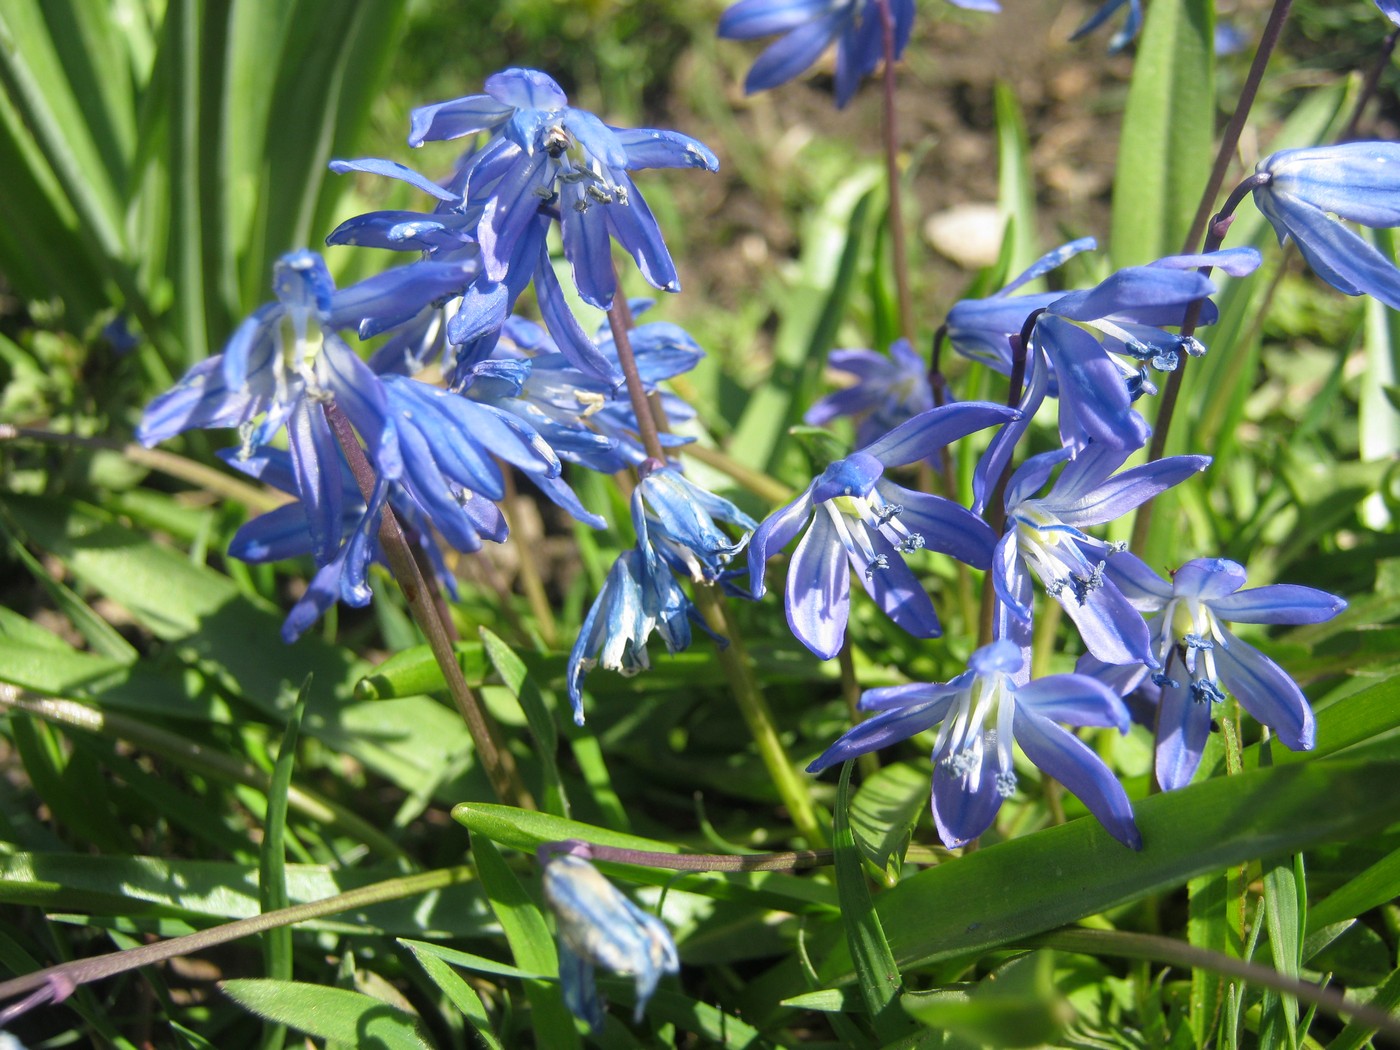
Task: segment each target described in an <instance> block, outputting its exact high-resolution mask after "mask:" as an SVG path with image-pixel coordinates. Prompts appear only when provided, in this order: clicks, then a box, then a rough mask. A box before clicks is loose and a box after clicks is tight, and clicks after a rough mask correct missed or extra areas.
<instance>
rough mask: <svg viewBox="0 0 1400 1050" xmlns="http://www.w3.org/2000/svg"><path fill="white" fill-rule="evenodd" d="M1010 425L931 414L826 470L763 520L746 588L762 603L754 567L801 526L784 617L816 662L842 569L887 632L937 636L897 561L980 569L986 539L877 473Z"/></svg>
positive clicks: (834, 621) (971, 405)
mask: <svg viewBox="0 0 1400 1050" xmlns="http://www.w3.org/2000/svg"><path fill="white" fill-rule="evenodd" d="M1014 418H1016V412H1015V410H1013V409H1008V408H1005V407H1003V406H1001V405H989V404H984V403H982V402H975V401H972V402H965V403H962V404H956V405H944V406H942V407H940V408H935V409H931V410H929V411H928V412H924V413H921V414H920V415H917V416H915V417H914V418H913V419H911V420H909V421H908V422H907V423H904V424H902V425H901V426H899V427H896V428H895V429H894V430H892V431H890V432H889V433H888V434H886V435H885V436H884V437H882V438H880V439H879V440H877V441H875V442H873V443H871V444H869V445H866V446H865V447H864V448H862V449H860V450H859V451H857V452H853V453H852V454H851V455H849V456H847V457H846V458H845V459H842V460H838V461H837V462H835V463H833V464H831V466H829V467H827V468H826V470H825V471H824V472H823V473H822V474H821V476H820V477H818V478H816V479H814V480H813V481H812V483H811V484H810V485H808V486H807V489H806V491H804V492H803V493H802V495H801V496H799V497H798V498H797V499H796V500H794V501H793V502H792V503H789V504H788V505H787V506H786V507H783V508H782V509H781V510H778V511H775V512H774V513H773V514H771V515H769V516H768V517H767V518H766V519H764V521H763V523H762V524H761V525H759V527H758V529H757V530H756V531H755V532H754V534H753V539H752V540H751V541H750V546H749V588H750V591H751V593H752V595H753V597H754V598H762V597H763V594H764V589H765V588H764V581H763V574H764V564H765V562H767V560H768V558H769V557H770V556H771V555H773V554H776V553H777V552H778V551H780V550H782V548H783V547H785V546H787V544H788V543H789V542H790V541H791V540H792V539H793V537H794V536H796V535H797V534H798V532H800V531H802V529H803V527H804V526H807V525H808V523H809V522H810V523H811V527H810V528H808V529H807V532H806V535H805V536H803V537H802V542H801V543H799V544H798V545H797V551H796V553H795V554H794V555H793V557H792V564H791V565H789V566H788V574H787V591H786V598H785V601H784V608H785V609H786V612H787V619H788V624H789V626H791V628H792V633H793V634H794V635H796V636H797V638H798V640H799V641H801V642H802V644H803V645H805V646H807V648H808V649H810V650H812V652H813V653H815V654H816V655H817V656H819V657H821V658H822V659H823V660H829V659H831V657H833V656H835V655H836V653H837V651H838V650H839V649H840V648H841V642H842V640H843V639H844V638H845V635H846V621H847V619H848V618H849V616H850V602H851V599H850V591H851V579H850V568H848V565H849V566H850V567H851V568H854V569H855V570H856V572H857V574H858V575H859V577H860V580H861V582H862V583H863V584H864V586H865V589H866V591H867V593H869V595H870V596H871V597H872V598H873V599H875V601H876V602H878V603H879V605H880V607H881V608H882V609H884V611H885V614H886V615H888V616H889V617H890V618H891V619H892V620H894V622H895V623H897V624H899V625H900V626H901V627H902V628H904V629H905V630H906V631H908V632H909V633H910V634H913V635H914V636H915V637H918V638H934V637H937V635H938V634H939V633H940V631H941V628H940V627H939V624H938V617H937V615H936V614H935V613H934V611H933V603H932V602H931V601H930V600H929V596H928V594H927V593H926V592H925V591H924V588H923V585H922V584H920V583H919V581H918V579H917V578H916V577H915V576H914V573H913V572H912V571H911V570H910V569H909V567H908V566H907V565H906V564H905V563H904V558H903V557H902V555H904V554H907V553H911V552H913V551H916V550H921V549H923V548H924V547H928V548H929V549H931V550H936V551H941V552H943V553H944V554H949V555H952V556H953V557H954V558H957V559H958V560H959V561H964V562H966V563H967V564H969V565H972V566H975V567H978V568H985V567H986V566H987V564H988V560H989V559H990V557H991V551H992V545H993V544H994V542H995V539H996V537H995V536H994V535H993V534H992V531H991V529H990V528H988V526H987V525H986V523H985V522H983V521H982V519H981V518H979V517H977V515H975V514H973V513H972V512H971V511H969V510H967V509H966V508H964V507H960V506H958V505H957V504H956V503H953V502H952V501H950V500H946V499H943V498H942V497H940V496H931V495H927V494H925V493H922V492H913V491H910V490H909V489H905V488H901V487H900V486H899V485H896V484H894V483H893V482H892V481H889V480H888V479H887V478H885V477H884V476H883V475H884V472H885V468H886V467H894V466H901V465H903V464H906V463H912V462H914V461H915V460H919V459H923V458H925V457H927V456H930V455H932V454H933V453H935V452H936V451H937V450H938V449H939V448H940V447H942V446H943V445H945V444H947V443H948V442H950V441H955V440H957V439H958V438H961V437H966V436H967V435H968V434H971V433H973V432H975V431H978V430H982V429H984V428H986V427H989V426H992V425H994V424H996V423H1003V422H1006V421H1007V420H1009V419H1014Z"/></svg>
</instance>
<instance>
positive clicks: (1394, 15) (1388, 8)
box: [1376, 0, 1400, 26]
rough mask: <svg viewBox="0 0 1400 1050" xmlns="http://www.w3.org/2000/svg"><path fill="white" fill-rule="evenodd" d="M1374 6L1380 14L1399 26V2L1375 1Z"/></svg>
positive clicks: (1394, 0) (1389, 0)
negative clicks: (1378, 9)
mask: <svg viewBox="0 0 1400 1050" xmlns="http://www.w3.org/2000/svg"><path fill="white" fill-rule="evenodd" d="M1376 6H1377V7H1378V8H1380V11H1381V14H1383V15H1385V17H1386V18H1388V19H1390V20H1391V21H1392V22H1394V23H1395V24H1396V25H1397V26H1400V0H1376Z"/></svg>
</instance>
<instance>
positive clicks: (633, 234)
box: [603, 175, 681, 292]
mask: <svg viewBox="0 0 1400 1050" xmlns="http://www.w3.org/2000/svg"><path fill="white" fill-rule="evenodd" d="M618 182H619V184H620V185H622V186H624V187H625V188H626V189H627V193H628V197H627V204H626V205H623V204H620V203H616V204H608V205H605V206H604V208H603V216H604V218H605V219H606V220H607V223H608V229H609V230H611V231H612V235H613V238H614V239H615V240H616V241H617V243H618V244H620V245H622V247H623V248H625V249H626V250H627V253H628V254H629V255H631V256H632V259H633V260H634V261H635V262H636V264H637V269H639V270H640V271H641V274H642V276H643V277H644V278H646V281H647V283H648V284H650V285H651V286H652V287H653V288H659V289H660V290H661V291H663V292H679V291H680V290H681V283H680V278H679V277H678V276H677V274H676V264H675V262H674V261H673V260H672V259H671V251H670V249H669V248H667V247H666V242H665V241H664V240H663V239H662V237H661V227H659V226H658V225H657V224H656V217H655V216H654V215H652V213H651V209H650V208H649V207H647V202H646V200H645V199H643V197H642V195H641V192H640V191H639V190H638V189H637V187H636V185H635V184H634V183H633V182H632V180H631V179H629V178H627V176H625V175H623V176H622V177H621V178H620V179H618Z"/></svg>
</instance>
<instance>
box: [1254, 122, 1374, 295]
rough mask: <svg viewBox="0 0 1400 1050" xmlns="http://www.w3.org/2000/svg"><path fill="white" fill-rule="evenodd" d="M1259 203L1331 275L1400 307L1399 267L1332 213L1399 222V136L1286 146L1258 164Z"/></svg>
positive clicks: (1284, 235) (1283, 235)
mask: <svg viewBox="0 0 1400 1050" xmlns="http://www.w3.org/2000/svg"><path fill="white" fill-rule="evenodd" d="M1254 171H1255V174H1254V176H1253V183H1254V185H1253V189H1254V203H1255V204H1256V205H1258V207H1259V210H1260V211H1261V212H1263V213H1264V217H1265V218H1266V219H1268V220H1269V222H1270V223H1271V224H1272V225H1273V227H1274V232H1275V233H1277V234H1278V239H1279V243H1280V244H1283V243H1284V242H1285V241H1287V240H1288V239H1289V238H1292V240H1293V242H1294V243H1295V244H1296V245H1298V250H1299V251H1300V252H1302V253H1303V258H1305V259H1307V260H1308V265H1309V266H1311V267H1312V268H1313V271H1314V272H1315V273H1316V274H1317V275H1318V276H1319V277H1321V278H1322V279H1323V280H1324V281H1326V282H1327V283H1328V284H1330V285H1331V286H1332V287H1333V288H1336V289H1337V290H1338V291H1340V292H1345V293H1346V294H1347V295H1363V294H1364V295H1370V296H1373V297H1374V298H1376V299H1379V300H1380V301H1381V302H1383V303H1385V304H1386V306H1389V307H1390V308H1391V309H1395V310H1400V270H1397V269H1396V267H1395V263H1394V262H1393V261H1392V260H1390V259H1388V258H1386V257H1385V256H1384V255H1382V254H1381V253H1380V252H1379V251H1377V250H1376V248H1375V247H1373V246H1372V245H1371V244H1369V243H1368V242H1367V241H1365V240H1364V239H1363V238H1361V237H1360V236H1358V235H1357V234H1355V233H1353V232H1352V231H1351V230H1349V229H1347V227H1345V226H1343V225H1342V224H1341V222H1339V221H1338V220H1337V219H1334V218H1332V215H1337V216H1338V217H1339V218H1342V219H1350V220H1351V221H1352V222H1356V223H1360V224H1361V225H1362V226H1371V227H1378V228H1386V227H1391V226H1400V142H1345V143H1342V144H1341V145H1339V146H1318V147H1315V148H1313V149H1286V150H1281V151H1280V152H1278V153H1274V154H1271V155H1270V156H1268V157H1265V158H1264V159H1263V160H1261V161H1260V162H1259V164H1258V165H1257V166H1256V167H1255V169H1254Z"/></svg>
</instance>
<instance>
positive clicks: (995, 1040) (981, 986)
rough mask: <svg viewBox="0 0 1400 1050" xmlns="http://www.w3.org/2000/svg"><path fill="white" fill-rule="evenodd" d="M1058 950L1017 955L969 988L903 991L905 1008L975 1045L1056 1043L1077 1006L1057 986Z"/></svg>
mask: <svg viewBox="0 0 1400 1050" xmlns="http://www.w3.org/2000/svg"><path fill="white" fill-rule="evenodd" d="M1054 975H1055V955H1054V952H1051V951H1046V950H1041V951H1036V952H1031V953H1030V954H1029V955H1023V956H1021V957H1019V958H1017V959H1013V960H1012V961H1011V962H1009V963H1007V964H1006V965H1005V966H1003V967H1001V968H1000V969H999V970H998V971H997V972H996V973H995V974H993V975H992V976H990V977H988V978H986V979H984V980H982V981H979V982H978V983H977V985H976V986H975V987H974V988H972V989H971V990H970V991H962V990H958V989H946V990H945V989H939V990H935V991H932V992H912V993H908V994H906V995H904V996H903V997H901V1000H900V1001H901V1003H902V1004H903V1006H904V1009H905V1010H906V1011H908V1012H909V1013H910V1014H912V1015H913V1016H914V1017H916V1018H918V1020H919V1021H921V1022H923V1023H924V1024H926V1025H928V1026H929V1027H931V1028H937V1029H941V1030H942V1031H945V1032H947V1033H949V1034H950V1035H952V1036H955V1037H958V1038H961V1039H966V1040H970V1041H971V1042H972V1043H973V1044H975V1045H980V1046H997V1047H1016V1046H1044V1045H1055V1040H1056V1039H1057V1038H1058V1037H1059V1035H1060V1033H1061V1032H1062V1030H1063V1029H1064V1027H1065V1025H1066V1024H1068V1023H1069V1022H1070V1021H1072V1020H1073V1019H1074V1010H1073V1008H1072V1007H1071V1006H1070V1005H1069V1003H1067V1002H1066V1001H1065V999H1064V998H1063V996H1061V995H1060V994H1059V993H1058V992H1057V991H1056V990H1055V977H1054Z"/></svg>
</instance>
